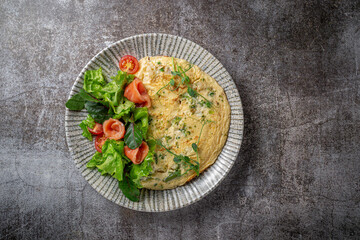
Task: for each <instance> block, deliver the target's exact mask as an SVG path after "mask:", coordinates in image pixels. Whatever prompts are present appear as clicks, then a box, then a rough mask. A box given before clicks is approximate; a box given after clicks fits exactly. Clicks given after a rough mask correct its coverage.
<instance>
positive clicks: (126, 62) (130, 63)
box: [119, 55, 139, 74]
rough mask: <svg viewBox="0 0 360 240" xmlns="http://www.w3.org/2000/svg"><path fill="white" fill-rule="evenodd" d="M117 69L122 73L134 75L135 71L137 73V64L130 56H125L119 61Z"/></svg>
mask: <svg viewBox="0 0 360 240" xmlns="http://www.w3.org/2000/svg"><path fill="white" fill-rule="evenodd" d="M119 67H120V70H121V71H123V72H127V73H129V74H135V73H136V72H137V71H139V62H138V60H137V59H136V58H135V57H133V56H131V55H125V56H123V57H122V58H121V59H120V62H119Z"/></svg>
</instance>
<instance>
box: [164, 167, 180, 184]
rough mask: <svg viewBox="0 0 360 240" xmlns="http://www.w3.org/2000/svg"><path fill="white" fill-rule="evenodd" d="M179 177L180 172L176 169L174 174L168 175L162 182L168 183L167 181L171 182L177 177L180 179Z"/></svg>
mask: <svg viewBox="0 0 360 240" xmlns="http://www.w3.org/2000/svg"><path fill="white" fill-rule="evenodd" d="M180 176H181V170H180V169H178V170H176V171H175V172H172V173H170V174H169V175H168V176H167V177H166V178H164V180H163V181H164V182H169V181H171V180H173V179H175V178H177V177H180Z"/></svg>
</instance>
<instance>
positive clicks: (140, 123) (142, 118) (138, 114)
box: [134, 107, 149, 139]
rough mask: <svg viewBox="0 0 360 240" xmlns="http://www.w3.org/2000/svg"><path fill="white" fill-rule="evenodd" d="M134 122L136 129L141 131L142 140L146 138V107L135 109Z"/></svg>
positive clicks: (147, 121)
mask: <svg viewBox="0 0 360 240" xmlns="http://www.w3.org/2000/svg"><path fill="white" fill-rule="evenodd" d="M134 121H135V124H136V125H137V127H138V128H139V129H140V130H141V133H142V136H143V138H144V139H146V137H147V131H148V129H149V112H148V109H147V108H146V107H141V108H136V109H135V110H134Z"/></svg>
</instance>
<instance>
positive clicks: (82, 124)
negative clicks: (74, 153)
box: [79, 122, 92, 141]
mask: <svg viewBox="0 0 360 240" xmlns="http://www.w3.org/2000/svg"><path fill="white" fill-rule="evenodd" d="M79 126H80V127H81V129H82V130H83V132H82V135H83V136H84V137H86V138H87V139H89V140H90V141H92V135H91V133H90V132H89V129H88V127H87V126H86V125H85V123H83V122H81V123H80V125H79Z"/></svg>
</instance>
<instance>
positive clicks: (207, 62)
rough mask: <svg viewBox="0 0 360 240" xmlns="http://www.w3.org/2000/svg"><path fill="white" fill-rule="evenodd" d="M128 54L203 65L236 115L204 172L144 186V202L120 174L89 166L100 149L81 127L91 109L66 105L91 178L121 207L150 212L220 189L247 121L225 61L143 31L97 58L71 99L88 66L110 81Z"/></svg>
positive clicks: (74, 145)
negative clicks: (125, 190) (179, 182)
mask: <svg viewBox="0 0 360 240" xmlns="http://www.w3.org/2000/svg"><path fill="white" fill-rule="evenodd" d="M124 55H133V56H135V57H136V58H137V59H141V58H143V57H145V56H157V55H164V56H171V57H176V58H182V59H185V60H187V61H189V62H191V63H193V64H195V65H198V66H199V67H200V68H201V69H202V70H203V71H205V72H206V73H208V74H209V75H210V76H211V77H213V78H214V79H215V80H216V81H217V82H218V83H219V84H220V86H221V87H222V88H223V89H224V90H225V93H226V96H227V98H228V101H229V104H230V107H231V120H230V129H229V134H228V138H227V141H226V143H225V146H224V148H223V149H222V151H221V153H220V155H219V157H218V159H217V160H216V161H215V163H214V164H213V165H212V166H211V167H209V168H208V169H207V170H206V171H204V172H203V173H202V174H200V176H199V177H197V178H195V179H193V180H192V181H190V182H189V183H187V184H185V185H184V186H181V187H177V188H175V189H171V190H162V191H154V190H148V189H141V195H140V201H139V202H132V201H130V200H129V199H127V198H126V197H125V196H124V195H123V194H122V192H121V190H120V189H119V187H118V182H117V180H116V179H114V178H112V177H110V176H101V175H100V173H99V172H98V171H97V170H96V169H94V170H91V169H88V168H86V163H87V162H88V161H89V160H90V159H91V157H92V155H93V154H94V153H95V148H94V144H93V143H92V142H89V140H87V139H86V138H84V137H83V136H82V135H81V133H82V130H81V129H80V127H79V124H80V122H81V121H82V120H83V119H84V118H86V116H87V112H86V110H82V111H80V112H74V111H69V110H68V109H66V113H65V132H66V140H67V144H68V147H69V150H70V153H71V155H72V157H73V159H74V161H75V164H76V167H77V168H78V169H79V170H80V172H81V174H82V175H83V176H84V178H85V179H86V181H88V182H89V184H90V185H91V186H92V187H93V188H94V189H95V190H96V191H97V192H99V193H100V194H101V195H103V196H104V197H105V198H107V199H109V200H111V201H113V202H114V203H116V204H118V205H120V206H123V207H126V208H130V209H133V210H137V211H145V212H163V211H170V210H175V209H178V208H182V207H185V206H188V205H190V204H192V203H194V202H196V201H198V200H200V199H201V198H203V197H204V196H206V195H207V194H209V193H210V192H211V191H212V190H214V189H215V187H216V186H218V185H219V183H220V182H221V181H222V180H223V179H224V178H225V176H226V175H227V174H228V173H229V171H230V169H231V167H232V166H233V164H234V162H235V161H236V158H237V155H238V153H239V150H240V145H241V141H242V136H243V125H244V120H243V110H242V104H241V100H240V96H239V92H238V90H237V88H236V85H235V83H234V81H233V80H232V78H231V76H230V75H229V73H228V72H227V71H226V69H225V68H224V67H223V65H222V64H221V63H220V62H219V61H218V60H217V59H216V58H215V57H214V56H213V55H212V54H211V53H209V52H208V51H206V50H205V49H204V48H202V47H201V46H199V45H197V44H196V43H194V42H192V41H189V40H187V39H185V38H182V37H178V36H173V35H168V34H142V35H137V36H133V37H129V38H125V39H123V40H120V41H118V42H116V43H113V44H111V45H110V46H108V47H107V48H105V49H104V50H102V51H101V52H99V53H98V54H97V55H96V56H95V57H93V58H92V59H91V60H90V62H89V63H88V64H87V65H86V66H85V67H84V69H83V70H82V71H81V73H80V74H79V76H78V77H77V79H76V81H75V83H74V85H73V87H72V89H71V92H70V95H69V98H70V97H72V96H73V95H74V94H76V93H78V92H79V90H80V89H81V88H82V85H83V81H84V73H85V72H86V71H87V70H94V69H98V68H99V67H101V68H102V69H103V74H104V75H105V77H106V79H108V80H110V76H114V75H116V73H117V71H118V70H119V68H118V63H119V60H120V58H121V56H124Z"/></svg>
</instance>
